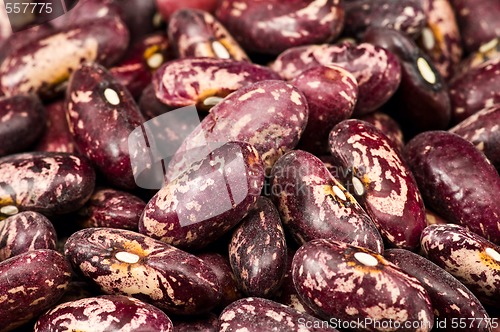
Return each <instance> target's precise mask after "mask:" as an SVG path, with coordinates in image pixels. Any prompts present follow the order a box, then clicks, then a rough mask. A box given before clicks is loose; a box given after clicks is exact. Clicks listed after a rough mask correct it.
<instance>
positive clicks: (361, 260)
mask: <svg viewBox="0 0 500 332" xmlns="http://www.w3.org/2000/svg"><path fill="white" fill-rule="evenodd" d="M367 257H369V259H367ZM292 275H293V282H294V284H295V287H296V289H297V292H298V294H299V296H300V297H301V299H302V300H303V301H304V303H306V304H307V306H308V307H310V308H311V309H312V310H314V312H315V313H316V314H317V315H318V316H319V317H322V318H324V319H331V318H334V319H335V318H336V319H340V320H342V321H349V322H352V321H358V320H359V321H360V322H361V324H363V322H364V321H365V319H368V318H369V319H372V320H375V321H392V322H393V323H394V322H397V323H401V324H404V322H406V321H410V322H416V321H419V322H420V328H419V329H416V328H413V329H405V330H407V331H430V329H431V328H432V325H433V317H434V316H433V313H432V306H431V303H430V299H429V296H428V294H427V292H426V291H425V289H424V287H423V286H422V284H420V282H419V281H418V280H417V279H416V278H415V277H412V276H410V275H408V274H406V273H405V272H403V271H402V270H401V269H399V268H398V267H397V266H396V265H394V264H392V263H390V262H388V261H387V260H386V259H384V257H382V256H380V255H378V254H377V253H375V252H372V251H370V250H367V249H363V248H360V247H356V246H351V245H348V244H346V243H343V242H337V241H333V240H326V239H318V240H313V241H311V242H308V243H307V244H305V245H303V246H302V247H301V248H300V249H299V250H297V252H296V253H295V256H294V258H293V262H292ZM408 299H411V301H408ZM359 330H363V331H378V330H383V329H381V328H379V329H377V326H375V325H373V326H371V325H368V324H366V325H365V326H359Z"/></svg>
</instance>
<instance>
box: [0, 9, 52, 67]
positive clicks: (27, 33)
mask: <svg viewBox="0 0 500 332" xmlns="http://www.w3.org/2000/svg"><path fill="white" fill-rule="evenodd" d="M0 20H1V19H0ZM53 32H54V28H53V27H52V26H51V25H50V24H42V25H37V26H34V27H32V28H30V29H27V30H22V31H17V32H16V33H15V34H12V35H10V36H9V37H8V38H7V39H6V40H5V41H3V42H2V43H0V61H3V59H4V58H5V56H7V54H9V53H12V52H14V50H17V49H20V48H21V47H24V46H25V45H28V44H30V43H33V42H36V41H37V40H38V39H41V38H45V37H47V36H48V35H51V34H52V33H53Z"/></svg>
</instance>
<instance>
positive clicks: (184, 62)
mask: <svg viewBox="0 0 500 332" xmlns="http://www.w3.org/2000/svg"><path fill="white" fill-rule="evenodd" d="M273 79H279V76H278V75H277V74H275V73H274V72H272V71H271V70H269V69H268V68H266V67H262V66H258V65H254V64H251V63H247V62H239V61H234V60H230V59H210V58H201V59H197V58H192V59H180V60H174V61H170V62H168V63H166V64H165V65H163V66H162V67H160V69H158V71H156V73H155V75H154V77H153V84H154V87H155V91H156V97H157V98H158V99H159V100H160V101H162V102H163V103H164V104H166V105H168V106H170V107H172V108H177V107H184V106H188V105H193V104H197V106H199V107H200V108H205V109H207V108H210V107H211V106H213V104H210V100H209V98H210V97H225V96H227V95H228V94H230V93H231V92H233V91H236V90H238V89H239V88H241V87H243V86H245V85H248V84H251V83H254V82H259V81H263V80H273Z"/></svg>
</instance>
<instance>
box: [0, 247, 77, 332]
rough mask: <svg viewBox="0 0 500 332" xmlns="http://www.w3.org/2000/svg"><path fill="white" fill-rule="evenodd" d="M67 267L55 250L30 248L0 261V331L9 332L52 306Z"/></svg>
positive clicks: (62, 286) (64, 281)
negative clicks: (31, 249) (25, 251)
mask: <svg viewBox="0 0 500 332" xmlns="http://www.w3.org/2000/svg"><path fill="white" fill-rule="evenodd" d="M70 277H71V269H70V267H69V265H68V263H67V262H66V260H65V259H64V256H63V255H61V254H60V253H58V252H57V251H54V250H50V249H40V250H34V251H30V252H27V253H24V254H21V255H18V256H15V257H12V258H10V259H8V260H6V261H3V262H1V263H0V303H1V304H2V305H1V306H0V330H1V331H2V332H6V331H11V330H13V329H14V328H16V327H18V326H21V325H23V324H25V323H27V322H28V321H30V320H31V319H32V318H34V317H36V316H38V315H40V314H41V313H43V312H44V311H45V310H47V309H49V308H51V307H52V306H54V305H55V304H56V303H57V301H59V299H60V298H61V296H62V295H63V294H64V291H65V289H66V286H67V285H68V282H69V280H70Z"/></svg>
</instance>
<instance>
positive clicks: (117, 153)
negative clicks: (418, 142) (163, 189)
mask: <svg viewBox="0 0 500 332" xmlns="http://www.w3.org/2000/svg"><path fill="white" fill-rule="evenodd" d="M66 117H67V119H68V123H69V129H70V131H71V133H72V135H73V139H74V141H75V144H76V146H77V147H78V150H79V151H81V152H82V153H83V154H84V155H85V156H87V157H88V158H89V159H90V160H91V161H92V162H93V163H94V164H95V165H96V167H97V168H98V169H99V171H101V172H102V173H103V174H104V176H105V177H106V179H107V180H108V181H109V182H110V183H111V184H113V185H114V186H116V187H118V188H121V189H133V188H136V183H135V181H134V176H133V174H132V166H131V163H130V152H129V148H128V136H129V135H130V133H131V132H132V131H133V130H134V129H135V128H136V127H138V126H141V125H142V123H143V122H144V118H143V117H142V114H141V112H140V111H139V108H138V107H137V105H136V104H135V102H134V99H133V98H132V96H131V95H130V93H129V92H128V91H127V90H126V88H124V87H123V86H122V85H120V84H119V83H118V82H117V81H116V80H115V79H114V78H113V76H112V75H111V74H110V73H109V72H108V71H107V70H106V69H104V68H103V67H101V66H100V65H98V64H96V63H87V64H84V65H82V66H81V68H79V69H78V70H77V71H75V72H74V73H73V75H71V79H70V81H69V85H68V91H67V94H66Z"/></svg>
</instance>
